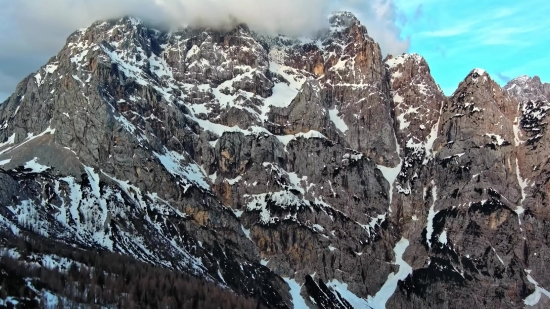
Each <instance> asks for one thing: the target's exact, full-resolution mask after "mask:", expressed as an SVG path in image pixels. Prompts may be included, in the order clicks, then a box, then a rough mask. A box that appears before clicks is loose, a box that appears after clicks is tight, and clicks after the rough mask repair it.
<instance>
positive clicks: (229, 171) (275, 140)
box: [0, 13, 549, 308]
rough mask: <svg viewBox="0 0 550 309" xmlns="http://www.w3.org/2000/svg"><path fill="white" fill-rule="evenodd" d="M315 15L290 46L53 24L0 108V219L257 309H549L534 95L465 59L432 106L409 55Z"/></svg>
mask: <svg viewBox="0 0 550 309" xmlns="http://www.w3.org/2000/svg"><path fill="white" fill-rule="evenodd" d="M329 23H330V24H332V28H329V31H328V32H324V33H321V34H320V35H319V37H318V38H316V39H311V40H308V41H304V40H292V39H288V38H285V37H281V36H279V37H274V38H268V37H266V36H260V35H258V34H255V33H254V32H252V31H250V30H249V29H248V27H245V26H237V27H236V28H234V29H233V30H231V31H227V32H219V31H215V30H211V29H191V28H187V29H180V30H174V31H172V32H170V33H166V32H162V31H158V30H153V29H149V28H147V27H146V26H144V25H143V24H142V23H141V22H140V21H139V20H137V19H133V18H129V17H126V18H123V19H120V20H117V21H108V22H97V23H94V24H93V25H92V26H91V27H89V28H86V29H81V30H79V31H77V32H75V33H73V34H72V35H71V36H69V38H68V40H67V44H66V46H65V47H64V48H63V50H62V51H61V52H60V53H59V54H58V55H57V56H55V57H53V58H52V59H50V61H49V62H48V64H46V65H45V66H43V67H42V68H41V69H40V70H39V71H38V72H37V73H36V74H32V75H30V76H29V77H27V78H25V79H24V80H23V82H21V83H20V84H19V85H18V87H17V90H16V93H15V94H14V95H12V96H11V97H10V98H9V99H8V100H6V101H5V102H4V103H3V104H1V105H0V123H3V125H2V127H1V128H2V129H1V130H0V140H2V141H3V142H2V143H1V144H0V164H1V166H0V169H1V170H0V176H1V177H2V178H3V179H4V180H3V181H2V186H1V188H0V190H2V192H5V193H6V194H3V196H4V198H3V199H0V206H2V208H1V212H0V214H1V215H2V225H3V226H4V229H6V230H11V231H18V233H35V234H39V235H42V236H46V237H50V238H52V239H57V240H60V241H64V242H68V243H74V244H78V245H85V246H89V247H92V248H93V247H96V248H101V249H107V250H109V251H114V252H119V253H123V254H127V255H129V256H131V257H134V258H136V259H138V260H141V261H144V262H147V263H151V264H153V265H158V266H162V267H168V268H171V269H174V270H175V271H183V272H191V273H194V274H196V275H198V276H200V277H203V278H206V279H207V280H209V281H212V282H217V283H219V284H220V285H221V286H224V287H227V288H229V289H231V290H233V291H235V292H236V293H237V294H239V295H245V296H247V297H252V298H258V299H260V300H261V302H262V303H263V304H264V305H265V306H268V307H281V308H284V307H293V306H294V307H298V306H299V305H301V304H305V305H307V306H310V307H312V308H314V306H317V307H319V308H350V306H351V307H354V308H358V307H361V306H363V307H366V306H370V307H372V308H384V307H390V308H405V307H407V308H411V307H412V308H428V307H437V306H449V305H450V303H449V301H450V299H460V300H461V304H460V306H462V307H464V308H466V307H472V306H473V307H476V306H481V305H482V304H483V305H485V306H487V307H490V306H493V307H494V308H508V307H510V308H512V307H514V308H515V307H517V306H518V305H520V304H521V305H527V304H528V303H529V304H531V303H535V302H534V301H532V300H533V299H535V298H537V297H538V299H537V300H538V301H539V302H540V303H539V305H541V304H543V303H544V302H545V301H547V300H545V299H544V298H542V299H541V297H542V296H541V295H544V293H545V292H544V291H545V290H544V288H542V287H544V286H546V287H548V286H549V282H547V281H548V280H547V279H545V278H548V276H545V274H546V270H545V268H544V256H545V255H546V254H547V252H549V251H548V240H546V239H544V237H542V238H541V236H540V235H544V233H545V231H547V229H548V227H546V226H545V225H544V224H543V223H541V222H544V220H545V218H547V216H548V211H547V210H546V209H545V208H546V206H545V205H546V198H545V195H544V194H543V193H544V192H545V190H546V189H545V187H544V186H545V181H546V178H545V175H546V174H545V171H546V169H545V166H544V164H545V162H544V160H543V157H544V156H545V155H546V156H547V155H548V152H547V151H546V139H547V137H546V135H545V134H544V132H543V131H544V129H545V125H544V119H545V117H546V113H545V111H546V105H544V104H545V103H540V104H539V105H536V104H535V105H529V104H527V105H525V108H522V107H520V106H521V105H520V103H518V101H517V100H518V99H516V98H514V97H512V96H511V95H516V94H517V92H516V93H510V91H508V90H506V89H505V90H503V89H501V88H500V86H498V85H497V84H496V83H495V82H494V81H493V80H492V79H491V78H490V76H489V75H488V74H487V73H486V72H484V71H482V70H480V69H474V70H472V71H471V72H470V73H469V74H468V75H467V76H466V78H465V80H464V81H463V82H462V83H461V84H460V85H459V87H458V88H457V90H456V91H455V93H454V94H453V95H452V96H450V97H447V96H445V95H444V94H443V92H442V91H441V89H440V87H439V86H438V85H437V84H436V83H435V81H434V80H433V78H432V77H431V75H430V70H429V66H428V64H427V63H426V61H425V60H424V59H423V58H422V57H421V56H418V55H400V56H395V57H394V56H389V57H387V58H386V59H383V58H382V54H381V51H380V48H379V47H378V44H377V43H376V42H374V41H373V40H372V39H371V38H370V37H368V34H367V30H366V28H365V27H364V26H362V25H360V23H359V22H358V21H357V20H356V19H355V20H354V19H353V18H351V17H350V16H348V15H347V14H346V13H338V14H335V15H332V17H330V18H329ZM516 87H518V88H521V87H522V86H516ZM480 132H481V133H482V134H480ZM538 132H543V133H538ZM538 134H540V135H541V136H540V137H539V136H538ZM526 136H530V139H528V140H527V141H526V142H524V141H525V137H526ZM523 145H527V146H529V147H530V148H525V147H526V146H523ZM535 146H536V150H533V149H531V148H533V147H535ZM502 162H504V163H502ZM543 162H544V163H543ZM539 165H541V166H540V167H538V166H539ZM533 166H534V167H535V169H533ZM525 175H526V176H527V177H525ZM522 176H523V177H522ZM531 183H532V184H533V185H535V184H536V186H535V187H533V186H531ZM21 184H24V185H21ZM43 188H46V189H43ZM538 205H542V206H538ZM96 214H100V216H96ZM28 226H30V228H28ZM528 226H529V227H528ZM537 229H538V231H539V232H535V231H537ZM19 231H21V232H19ZM517 231H519V233H516V232H517ZM14 234H17V233H14ZM522 237H523V238H522ZM494 239H506V240H507V241H505V242H499V243H493V240H494ZM527 239H529V243H528V242H527ZM487 244H490V246H487ZM530 247H532V248H533V249H529V248H530ZM153 248H155V249H153ZM525 248H528V249H525ZM522 250H523V251H524V252H521V251H522ZM525 250H527V256H526V254H525ZM530 250H536V251H537V252H534V253H537V254H538V255H536V256H532V255H530V254H529V251H530ZM394 261H395V262H394ZM480 269H482V270H483V271H480ZM527 269H529V270H530V271H529V272H527V271H526V270H527ZM391 273H394V276H391ZM531 274H532V276H531ZM315 277H318V278H315ZM392 278H394V279H392ZM533 278H536V279H537V280H539V281H538V282H539V283H540V285H539V283H536V284H533V282H534V280H535V279H533ZM397 279H399V280H400V281H398V280H397ZM489 282H500V283H501V284H503V285H505V286H508V287H509V289H508V290H503V289H502V288H500V287H494V286H491V287H487V284H488V283H489ZM518 282H521V284H522V286H521V288H515V289H514V288H512V287H513V286H514V285H516V286H517V285H518ZM478 290H479V291H484V293H485V294H483V295H484V296H483V297H481V296H480V297H473V298H472V297H468V293H476V291H478ZM442 293H448V294H446V295H451V296H452V297H450V299H444V298H441V297H440V296H438V295H441V294H442ZM541 293H542V294H541Z"/></svg>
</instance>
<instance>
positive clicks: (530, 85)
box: [504, 75, 550, 103]
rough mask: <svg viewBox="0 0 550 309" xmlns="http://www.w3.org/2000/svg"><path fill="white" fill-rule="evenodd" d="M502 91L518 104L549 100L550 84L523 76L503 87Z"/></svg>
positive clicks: (536, 78) (537, 78)
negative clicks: (513, 98)
mask: <svg viewBox="0 0 550 309" xmlns="http://www.w3.org/2000/svg"><path fill="white" fill-rule="evenodd" d="M504 90H506V91H507V92H508V93H509V94H510V95H511V96H513V97H515V98H516V99H517V100H518V101H519V102H520V103H525V102H528V101H533V102H534V101H549V100H550V84H548V83H542V82H541V80H540V77H538V76H535V77H529V76H526V75H523V76H520V77H517V78H514V79H512V80H511V81H509V82H508V83H507V84H506V86H504Z"/></svg>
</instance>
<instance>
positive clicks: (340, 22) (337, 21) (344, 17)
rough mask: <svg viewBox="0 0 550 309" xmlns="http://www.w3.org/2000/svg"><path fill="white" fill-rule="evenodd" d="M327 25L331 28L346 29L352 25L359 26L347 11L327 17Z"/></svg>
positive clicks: (357, 20) (357, 21)
mask: <svg viewBox="0 0 550 309" xmlns="http://www.w3.org/2000/svg"><path fill="white" fill-rule="evenodd" d="M329 23H330V25H331V26H332V27H344V28H347V27H349V26H351V25H354V24H359V23H360V22H359V19H357V17H356V16H355V15H354V14H353V13H351V12H347V11H336V12H332V13H331V14H330V15H329Z"/></svg>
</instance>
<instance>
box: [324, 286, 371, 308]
mask: <svg viewBox="0 0 550 309" xmlns="http://www.w3.org/2000/svg"><path fill="white" fill-rule="evenodd" d="M326 285H327V287H329V288H331V289H332V290H334V291H336V292H338V294H340V296H341V297H342V298H344V299H345V300H346V301H347V302H348V303H350V305H351V306H352V307H353V308H372V307H371V306H372V304H370V303H369V302H368V301H367V300H365V299H363V298H361V297H359V296H357V295H355V294H353V293H352V292H350V291H349V290H348V285H347V283H342V282H340V281H338V280H336V279H333V280H332V281H330V282H327V283H326ZM342 305H343V304H342ZM376 309H378V308H376Z"/></svg>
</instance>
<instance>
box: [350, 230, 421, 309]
mask: <svg viewBox="0 0 550 309" xmlns="http://www.w3.org/2000/svg"><path fill="white" fill-rule="evenodd" d="M408 246H409V240H407V239H406V238H403V237H402V238H401V240H400V241H399V242H398V243H396V244H395V247H394V248H393V252H394V253H395V265H398V266H399V270H398V271H397V273H391V274H389V275H388V280H386V282H385V283H384V285H383V286H382V288H380V291H378V293H376V295H375V296H374V297H369V303H372V304H374V305H375V306H374V307H375V308H386V302H387V301H388V299H390V297H391V296H392V295H393V293H394V292H395V289H396V288H397V283H398V282H399V281H400V280H401V281H403V280H405V278H407V276H408V275H410V274H412V267H411V266H410V265H409V264H407V262H405V261H404V260H403V254H404V253H405V250H407V247H408ZM355 308H357V307H355Z"/></svg>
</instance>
